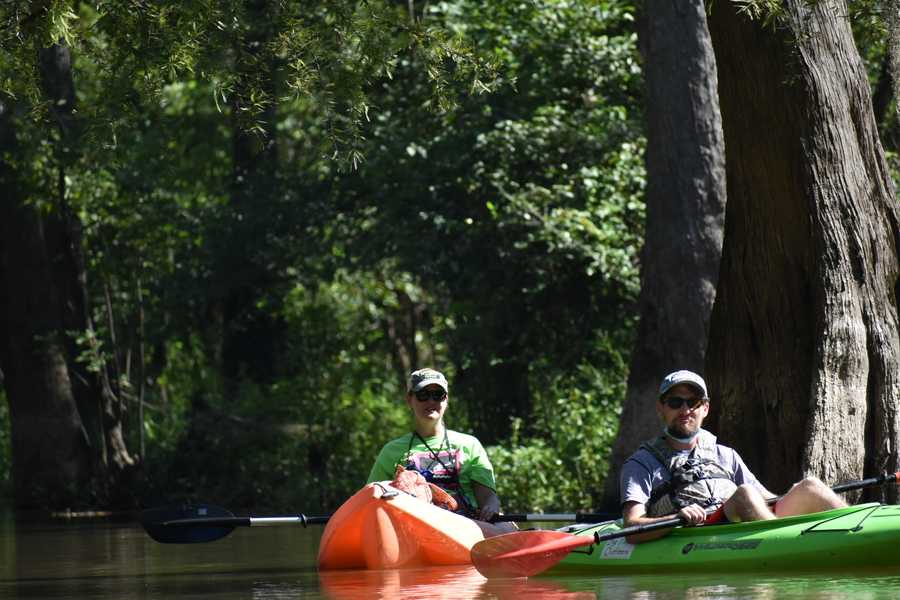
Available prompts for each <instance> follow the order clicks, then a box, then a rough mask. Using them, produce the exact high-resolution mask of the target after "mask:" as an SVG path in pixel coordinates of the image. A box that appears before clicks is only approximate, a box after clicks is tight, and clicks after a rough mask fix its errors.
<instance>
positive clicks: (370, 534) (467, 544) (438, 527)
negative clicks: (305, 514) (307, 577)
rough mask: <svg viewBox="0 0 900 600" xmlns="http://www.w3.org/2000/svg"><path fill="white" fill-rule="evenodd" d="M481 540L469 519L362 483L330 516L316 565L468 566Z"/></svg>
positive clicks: (389, 489)
mask: <svg viewBox="0 0 900 600" xmlns="http://www.w3.org/2000/svg"><path fill="white" fill-rule="evenodd" d="M483 539H484V533H483V532H482V530H481V528H480V527H479V526H478V525H477V524H476V523H475V522H474V521H472V520H471V519H468V518H466V517H463V516H462V515H458V514H456V513H453V512H450V511H448V510H444V509H443V508H439V507H437V506H435V505H433V504H430V503H427V502H424V501H422V500H419V499H417V498H415V497H413V496H411V495H409V494H406V493H404V492H401V491H400V490H397V489H396V488H394V487H392V486H391V484H390V482H388V481H382V482H379V483H370V484H368V485H366V486H365V487H364V488H362V489H361V490H359V491H358V492H356V493H355V494H354V495H353V496H352V497H351V498H350V499H349V500H347V501H346V502H344V504H343V505H341V507H340V508H339V509H338V510H337V512H335V513H334V514H333V515H332V516H331V518H330V519H329V520H328V525H327V526H326V527H325V531H324V533H323V534H322V541H321V543H320V545H319V559H318V564H319V569H396V568H402V567H427V566H438V565H469V564H472V560H471V558H470V554H469V551H470V550H471V548H472V546H473V545H474V544H475V543H476V542H479V541H481V540H483Z"/></svg>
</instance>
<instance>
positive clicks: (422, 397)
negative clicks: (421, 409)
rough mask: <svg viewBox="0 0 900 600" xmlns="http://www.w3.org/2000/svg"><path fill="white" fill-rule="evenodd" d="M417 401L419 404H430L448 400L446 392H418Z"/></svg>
mask: <svg viewBox="0 0 900 600" xmlns="http://www.w3.org/2000/svg"><path fill="white" fill-rule="evenodd" d="M416 399H417V400H418V401H419V402H428V401H429V400H434V401H435V402H443V401H444V400H446V399H447V392H445V391H444V390H419V391H418V392H416Z"/></svg>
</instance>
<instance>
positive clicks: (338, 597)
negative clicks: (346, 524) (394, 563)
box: [319, 567, 596, 600]
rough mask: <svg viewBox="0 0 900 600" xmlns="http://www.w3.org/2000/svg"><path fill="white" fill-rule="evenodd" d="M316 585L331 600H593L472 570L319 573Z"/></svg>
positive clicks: (551, 584) (536, 582)
mask: <svg viewBox="0 0 900 600" xmlns="http://www.w3.org/2000/svg"><path fill="white" fill-rule="evenodd" d="M319 583H320V586H321V590H322V593H323V594H324V595H325V596H326V597H328V598H331V599H332V600H351V599H358V598H416V599H417V600H457V599H458V598H497V599H501V600H502V599H506V598H509V599H510V600H512V599H528V598H546V599H548V600H594V599H595V598H596V594H595V593H593V592H589V591H581V592H577V591H571V590H569V589H567V588H566V587H565V586H564V585H562V584H560V583H556V582H553V581H547V580H541V579H537V578H533V579H524V578H523V579H492V580H487V579H485V578H484V577H482V576H481V574H480V573H478V571H476V570H475V568H474V567H452V568H450V567H429V568H422V569H400V570H392V571H323V572H320V573H319Z"/></svg>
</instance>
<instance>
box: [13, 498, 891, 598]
mask: <svg viewBox="0 0 900 600" xmlns="http://www.w3.org/2000/svg"><path fill="white" fill-rule="evenodd" d="M320 535H321V528H320V527H310V528H309V529H303V528H302V527H299V526H281V527H268V528H253V529H250V528H238V529H236V530H235V531H234V532H233V533H232V534H231V535H230V536H228V537H226V538H224V539H222V540H219V541H217V542H212V543H208V544H191V545H163V544H158V543H156V542H154V541H153V540H151V539H150V538H149V537H147V536H146V535H145V534H144V532H143V530H142V529H141V528H140V526H139V525H137V524H135V523H127V522H125V523H110V522H105V521H93V522H79V523H71V522H66V521H56V522H41V523H35V522H26V523H22V522H20V523H15V522H14V521H13V520H12V519H11V518H10V517H8V516H7V517H3V516H2V515H0V598H3V599H6V598H22V599H42V600H43V599H62V598H73V599H90V600H111V599H116V600H118V599H130V598H139V599H151V598H152V599H156V598H158V599H178V600H186V599H195V598H196V599H199V598H216V599H220V600H232V599H234V600H238V599H240V600H245V599H246V600H251V599H252V600H270V599H271V600H274V599H288V598H291V599H293V598H303V599H307V598H335V599H350V598H353V599H356V598H386V599H391V600H397V599H402V598H414V599H416V600H431V599H447V600H451V599H452V600H457V599H465V598H485V599H507V598H508V599H515V600H529V599H538V598H547V599H551V600H552V599H559V600H575V599H578V600H586V599H593V598H597V599H617V598H623V599H629V600H669V599H671V600H675V599H678V600H680V599H682V598H689V599H694V600H718V599H744V598H751V599H761V600H777V599H785V598H815V599H822V600H826V599H827V600H837V599H843V598H847V599H848V600H849V599H853V600H875V599H881V598H884V599H888V598H897V597H898V596H900V569H897V570H895V571H892V572H874V573H825V574H822V575H820V576H814V577H784V576H780V577H776V576H772V575H765V574H762V575H755V576H737V575H735V576H722V575H710V576H707V577H692V576H688V577H673V576H665V577H662V576H640V577H615V578H612V577H577V578H576V577H571V578H569V577H567V578H548V577H536V578H531V579H505V580H491V581H487V580H486V579H484V578H483V577H481V575H479V574H478V572H477V571H475V570H474V569H473V568H471V567H465V568H432V569H409V570H401V571H343V572H323V573H317V572H316V570H315V557H316V551H317V549H318V544H319V536H320Z"/></svg>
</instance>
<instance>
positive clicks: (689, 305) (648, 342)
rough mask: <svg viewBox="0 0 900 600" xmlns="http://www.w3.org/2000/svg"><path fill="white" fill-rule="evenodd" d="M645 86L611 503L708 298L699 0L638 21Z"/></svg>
mask: <svg viewBox="0 0 900 600" xmlns="http://www.w3.org/2000/svg"><path fill="white" fill-rule="evenodd" d="M639 25H640V26H639V30H638V36H639V40H640V45H641V53H642V55H643V57H644V76H645V79H646V85H647V108H646V110H647V157H646V163H647V181H648V185H647V195H646V203H647V223H646V234H645V242H644V248H643V251H642V255H641V295H640V298H639V311H640V328H639V330H638V338H637V340H636V342H635V346H634V349H633V352H632V358H631V365H630V372H629V377H628V392H627V395H626V398H625V404H624V406H623V410H622V417H621V420H620V424H619V434H618V437H617V438H616V441H615V443H614V445H613V449H612V456H611V458H610V471H609V475H608V477H607V480H606V486H605V490H604V500H603V504H604V505H605V506H606V507H607V508H610V509H614V508H617V507H618V505H619V472H620V469H621V466H622V462H623V461H624V460H625V459H626V458H627V457H628V455H629V454H630V453H631V452H633V451H634V450H635V449H636V448H637V446H638V444H639V443H640V442H641V441H642V440H644V439H647V438H649V437H651V436H653V435H654V434H655V433H656V432H657V431H658V429H659V426H660V424H659V419H658V417H657V416H656V411H655V410H654V409H653V402H654V399H655V398H656V392H657V389H658V386H659V382H660V379H661V378H662V377H663V376H664V375H665V374H666V373H668V372H671V371H674V370H677V369H682V368H686V369H692V370H696V371H700V370H701V367H702V365H703V361H704V355H705V352H706V339H707V332H708V329H709V317H710V312H711V311H712V306H713V299H714V298H715V289H716V279H717V277H718V271H719V257H720V252H721V248H722V223H723V220H724V211H725V165H724V160H725V159H724V142H723V139H722V126H721V118H720V116H719V108H718V102H717V98H716V66H715V61H714V59H713V51H712V45H711V43H710V38H709V32H708V31H707V28H706V15H705V13H704V8H703V2H702V0H696V1H693V2H687V3H685V2H668V1H667V2H659V3H654V4H653V6H652V7H648V9H647V10H646V12H645V14H644V16H643V18H642V19H641V21H640V23H639Z"/></svg>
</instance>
